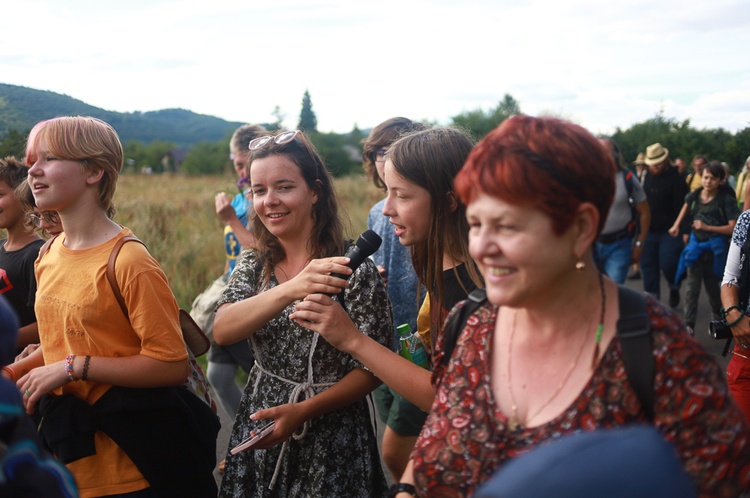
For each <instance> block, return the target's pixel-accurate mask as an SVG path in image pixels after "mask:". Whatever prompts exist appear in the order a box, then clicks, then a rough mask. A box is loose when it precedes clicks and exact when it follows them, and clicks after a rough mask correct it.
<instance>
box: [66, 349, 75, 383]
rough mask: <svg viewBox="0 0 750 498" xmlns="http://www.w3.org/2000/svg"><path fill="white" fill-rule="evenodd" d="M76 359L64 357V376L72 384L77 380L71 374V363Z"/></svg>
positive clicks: (70, 355) (72, 355)
mask: <svg viewBox="0 0 750 498" xmlns="http://www.w3.org/2000/svg"><path fill="white" fill-rule="evenodd" d="M75 359H76V355H74V354H69V355H68V356H66V357H65V374H66V375H67V376H68V379H69V380H70V382H74V381H76V380H78V379H76V376H75V374H74V373H73V362H74V361H75Z"/></svg>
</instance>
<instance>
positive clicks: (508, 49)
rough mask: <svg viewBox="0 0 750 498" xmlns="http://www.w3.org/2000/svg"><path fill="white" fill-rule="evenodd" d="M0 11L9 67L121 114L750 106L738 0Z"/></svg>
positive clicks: (696, 116)
mask: <svg viewBox="0 0 750 498" xmlns="http://www.w3.org/2000/svg"><path fill="white" fill-rule="evenodd" d="M4 14H5V15H4V16H3V17H2V18H0V29H2V30H3V33H4V36H3V39H2V41H0V74H3V76H2V82H5V83H11V84H20V85H24V86H29V87H32V88H38V89H44V90H51V91H55V92H58V93H63V94H66V95H70V96H72V97H74V98H77V99H80V100H83V101H84V102H87V103H89V104H92V105H95V106H98V107H102V108H105V109H109V110H114V111H121V112H132V111H136V110H141V111H148V110H156V109H163V108H170V107H182V108H186V109H190V110H193V111H195V112H200V113H203V114H210V115H215V116H219V117H222V118H225V119H229V120H233V121H248V122H253V121H270V120H272V119H273V118H272V116H271V112H272V111H273V109H274V107H275V106H277V105H278V106H280V107H281V110H282V112H283V113H285V114H286V116H287V125H288V126H294V125H295V124H296V121H297V118H298V115H299V109H300V103H301V99H302V94H303V93H304V91H305V89H309V90H310V93H311V95H312V101H313V107H314V110H315V112H316V114H317V116H318V122H319V127H320V128H321V130H323V131H330V130H333V131H337V132H345V131H349V130H350V129H351V128H352V126H353V125H354V124H355V123H357V124H358V125H359V126H360V127H362V128H366V127H370V126H374V125H375V124H377V123H378V122H380V121H382V120H383V119H386V118H388V117H391V116H394V115H405V116H408V117H412V118H414V119H430V120H437V121H439V122H443V123H445V122H448V120H449V118H450V117H451V116H453V115H455V114H457V113H460V112H463V111H466V110H471V109H475V108H477V107H482V108H484V109H487V108H490V107H492V106H494V105H496V103H497V102H498V101H499V100H500V99H501V98H502V97H503V95H504V94H506V93H509V94H511V95H513V97H515V98H516V99H517V100H518V101H519V102H520V103H521V108H522V109H523V110H524V111H526V112H530V113H539V112H545V111H552V112H554V113H556V114H558V115H562V116H566V117H569V118H571V119H574V120H576V121H577V122H579V123H581V124H582V125H584V126H586V127H588V128H590V129H592V131H595V132H602V133H606V132H611V131H612V130H613V129H614V127H616V126H620V127H622V128H627V127H629V126H630V125H632V124H633V123H636V122H639V121H643V120H646V119H649V118H650V117H652V116H654V115H655V114H656V113H657V112H659V110H660V109H663V110H664V112H665V114H666V115H667V116H669V117H675V118H677V119H680V120H682V119H688V118H690V119H691V122H692V123H693V124H694V125H696V126H701V127H709V128H718V127H723V128H725V129H728V130H730V131H736V130H738V129H742V128H744V127H746V126H748V120H749V118H748V117H747V116H748V115H750V114H749V113H748V107H750V102H749V100H750V91H748V90H750V88H749V84H748V81H750V56H748V55H747V50H746V47H748V46H750V30H747V26H748V21H750V4H748V3H747V2H745V1H742V0H715V1H712V2H711V3H706V2H703V1H698V0H688V1H683V2H678V1H676V0H665V1H662V2H658V3H653V2H646V1H645V0H621V1H620V2H616V3H614V4H613V3H611V2H610V3H606V4H602V3H601V2H595V1H593V0H569V1H566V2H559V1H553V0H533V1H530V2H527V1H523V2H522V1H517V0H516V1H507V0H503V1H493V0H467V1H464V2H448V1H438V0H416V1H411V0H400V1H395V0H385V1H382V2H345V1H343V0H329V1H325V0H316V1H305V0H284V1H277V2H272V3H269V2H259V1H256V0H213V1H212V2H205V1H202V0H186V1H151V0H136V1H129V2H101V1H84V0H67V1H66V2H54V1H51V0H24V1H13V2H11V5H9V6H6V7H5V9H4ZM18 20H27V21H26V22H18Z"/></svg>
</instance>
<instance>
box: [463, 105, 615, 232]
mask: <svg viewBox="0 0 750 498" xmlns="http://www.w3.org/2000/svg"><path fill="white" fill-rule="evenodd" d="M615 170H616V168H615V163H614V160H613V158H612V154H610V153H609V151H608V150H606V149H605V148H604V147H603V146H602V144H601V143H600V142H599V140H598V139H597V138H596V137H594V136H593V135H592V134H591V133H589V132H588V131H586V130H585V129H584V128H583V127H581V126H578V125H576V124H573V123H570V122H568V121H563V120H561V119H557V118H552V117H542V118H535V117H531V116H524V115H518V116H514V117H512V118H510V119H507V120H506V121H504V122H503V123H502V124H501V125H500V126H499V127H497V128H495V129H494V130H493V131H491V132H490V133H489V134H487V136H486V137H484V138H483V139H482V141H480V142H479V143H478V144H477V145H476V146H475V147H474V149H473V150H472V151H471V153H470V154H469V157H468V159H467V160H466V164H465V165H464V167H463V168H462V169H461V171H460V172H459V173H458V175H457V176H456V180H455V185H454V186H455V191H456V193H457V194H458V196H459V197H460V198H461V201H462V202H463V203H464V204H466V205H468V204H469V203H470V202H472V201H473V200H474V199H476V197H477V195H478V194H480V193H484V194H487V195H490V196H493V197H497V198H499V199H502V200H503V201H505V202H508V203H511V204H515V205H519V206H520V205H523V206H529V205H533V206H535V207H536V208H538V209H539V210H541V211H542V212H543V213H544V214H546V215H547V216H548V217H549V218H550V219H551V220H552V229H553V231H554V232H555V234H556V235H558V236H559V235H562V234H563V233H564V232H565V231H566V230H567V229H568V228H569V227H570V225H571V224H572V223H573V219H574V216H575V213H576V210H577V209H578V207H579V206H580V205H581V204H582V203H584V202H590V203H591V204H593V205H594V206H595V207H596V208H597V210H598V211H599V214H600V220H599V232H601V230H602V227H603V226H604V222H605V221H606V219H607V213H608V212H609V208H610V206H611V204H612V200H613V198H614V193H615V181H614V178H615Z"/></svg>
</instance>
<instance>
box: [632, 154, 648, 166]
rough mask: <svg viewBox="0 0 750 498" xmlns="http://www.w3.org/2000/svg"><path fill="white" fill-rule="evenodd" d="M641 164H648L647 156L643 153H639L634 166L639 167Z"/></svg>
mask: <svg viewBox="0 0 750 498" xmlns="http://www.w3.org/2000/svg"><path fill="white" fill-rule="evenodd" d="M641 164H646V154H644V153H643V152H639V153H638V156H637V157H636V158H635V161H633V166H638V165H641Z"/></svg>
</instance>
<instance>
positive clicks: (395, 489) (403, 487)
mask: <svg viewBox="0 0 750 498" xmlns="http://www.w3.org/2000/svg"><path fill="white" fill-rule="evenodd" d="M399 493H409V494H410V495H412V496H417V489H416V488H415V487H414V486H412V485H411V484H407V483H405V482H397V483H396V484H394V485H393V486H391V487H390V489H389V490H388V498H394V497H395V496H396V495H397V494H399Z"/></svg>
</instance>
